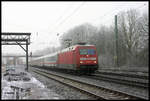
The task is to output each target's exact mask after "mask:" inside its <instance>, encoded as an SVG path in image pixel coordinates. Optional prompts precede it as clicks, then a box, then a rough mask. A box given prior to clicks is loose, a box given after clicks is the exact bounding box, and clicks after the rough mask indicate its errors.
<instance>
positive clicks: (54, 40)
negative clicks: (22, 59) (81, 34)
mask: <svg viewBox="0 0 150 101" xmlns="http://www.w3.org/2000/svg"><path fill="white" fill-rule="evenodd" d="M1 4H2V24H1V25H2V32H30V33H31V42H32V43H31V44H30V46H29V52H31V51H32V52H35V51H36V50H41V49H44V48H46V47H50V46H55V47H58V46H59V45H60V44H59V41H58V39H59V37H60V36H61V35H62V34H63V33H65V32H67V31H68V30H69V29H71V28H73V27H74V26H77V25H80V24H83V23H90V24H92V25H94V26H96V27H98V26H100V25H106V26H109V25H110V24H112V22H113V20H114V15H115V14H117V13H118V12H119V11H123V10H124V11H127V10H129V9H130V8H135V9H137V10H139V11H141V12H144V11H147V12H148V6H149V5H148V2H2V3H1ZM37 33H38V34H37ZM57 33H60V35H59V36H57ZM24 47H25V46H24ZM2 53H20V54H25V52H24V51H23V49H22V48H21V47H20V46H14V45H13V46H8V45H6V46H4V45H3V46H2Z"/></svg>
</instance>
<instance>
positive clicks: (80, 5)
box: [52, 2, 85, 32]
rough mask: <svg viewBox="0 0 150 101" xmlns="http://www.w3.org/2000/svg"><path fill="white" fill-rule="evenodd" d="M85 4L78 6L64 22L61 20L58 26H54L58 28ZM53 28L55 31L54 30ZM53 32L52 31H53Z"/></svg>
mask: <svg viewBox="0 0 150 101" xmlns="http://www.w3.org/2000/svg"><path fill="white" fill-rule="evenodd" d="M84 4H85V2H83V3H82V4H80V5H79V6H78V7H77V8H76V9H75V10H74V11H73V12H72V13H71V14H70V15H68V16H67V17H66V18H65V19H64V20H62V21H61V22H60V23H59V24H58V26H56V28H57V27H60V26H61V25H62V24H63V23H64V22H65V21H67V20H68V19H69V18H70V17H71V16H72V15H73V14H74V13H75V12H77V11H78V10H79V8H81V6H83V5H84ZM56 28H55V29H56ZM53 30H54V29H53ZM53 30H52V32H53Z"/></svg>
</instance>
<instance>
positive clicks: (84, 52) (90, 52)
mask: <svg viewBox="0 0 150 101" xmlns="http://www.w3.org/2000/svg"><path fill="white" fill-rule="evenodd" d="M94 54H95V50H94V49H80V55H94Z"/></svg>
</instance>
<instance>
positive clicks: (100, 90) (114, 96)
mask: <svg viewBox="0 0 150 101" xmlns="http://www.w3.org/2000/svg"><path fill="white" fill-rule="evenodd" d="M33 71H34V72H36V73H38V74H40V75H42V76H46V77H48V78H50V79H53V80H56V81H58V82H60V83H63V84H65V85H67V86H70V87H73V88H75V89H78V90H80V91H81V92H82V93H86V94H87V95H90V96H92V97H93V98H95V99H106V100H120V99H121V100H125V99H144V98H139V97H136V96H133V95H128V94H125V93H123V92H121V91H114V90H111V89H107V88H104V87H100V86H97V85H94V84H89V83H86V82H84V81H79V80H76V79H72V78H69V77H65V76H63V75H60V74H57V73H55V74H54V73H51V72H47V71H45V70H39V69H36V70H35V69H34V70H33Z"/></svg>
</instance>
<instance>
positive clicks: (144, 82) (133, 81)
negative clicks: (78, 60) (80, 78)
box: [84, 73, 149, 89]
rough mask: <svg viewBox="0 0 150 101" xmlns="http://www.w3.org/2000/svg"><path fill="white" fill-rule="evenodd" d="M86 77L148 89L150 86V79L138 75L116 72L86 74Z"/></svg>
mask: <svg viewBox="0 0 150 101" xmlns="http://www.w3.org/2000/svg"><path fill="white" fill-rule="evenodd" d="M84 77H86V78H91V79H96V80H103V81H109V82H114V83H117V84H123V85H129V86H134V87H142V88H145V89H147V88H148V87H149V81H148V79H143V78H138V77H129V75H120V74H119V75H116V74H113V75H112V74H109V75H108V74H107V73H106V74H104V73H103V74H93V75H92V76H84Z"/></svg>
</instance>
